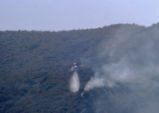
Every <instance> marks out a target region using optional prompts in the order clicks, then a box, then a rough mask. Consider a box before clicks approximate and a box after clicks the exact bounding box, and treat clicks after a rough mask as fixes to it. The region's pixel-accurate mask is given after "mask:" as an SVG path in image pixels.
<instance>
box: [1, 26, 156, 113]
mask: <svg viewBox="0 0 159 113" xmlns="http://www.w3.org/2000/svg"><path fill="white" fill-rule="evenodd" d="M158 31H159V24H154V25H152V26H151V27H144V26H139V25H136V24H116V25H111V26H105V27H102V28H97V29H85V30H72V31H60V32H49V31H0V113H138V112H139V111H140V109H139V107H143V108H144V107H145V105H143V104H140V102H138V101H137V102H134V101H132V100H131V99H130V101H128V102H129V104H127V103H126V100H123V101H121V100H120V99H117V98H118V97H119V98H120V97H121V95H124V96H127V95H129V96H128V97H131V96H130V92H131V91H130V87H127V86H126V85H125V83H122V82H121V83H120V82H119V81H117V82H119V85H118V86H117V87H114V88H108V87H102V88H95V89H94V90H91V91H90V92H87V93H86V94H84V96H83V97H81V92H82V91H83V89H84V86H85V85H86V83H87V82H88V81H89V80H90V79H91V78H92V77H93V76H94V75H95V74H96V71H97V70H98V72H99V70H100V69H99V68H101V67H102V66H103V64H109V62H117V61H118V58H120V56H121V53H122V52H124V53H122V54H125V52H129V49H130V51H136V50H138V49H140V48H138V47H140V46H131V44H132V43H134V45H135V44H136V41H134V40H133V39H135V40H137V42H138V39H141V40H139V41H141V42H138V43H139V44H138V45H142V42H143V43H145V42H144V40H150V41H151V39H152V40H153V42H156V43H155V44H154V43H152V46H153V44H154V46H155V48H156V49H158V48H159V47H158V46H157V43H158V41H159V38H158V37H159V32H158ZM121 37H123V38H121ZM150 38H151V39H150ZM119 39H122V40H124V41H125V40H127V41H126V42H128V43H122V41H121V40H119ZM115 40H117V42H116V41H115ZM120 41H121V44H119V45H122V44H123V46H119V48H121V49H119V51H118V50H117V51H118V52H121V53H119V54H118V52H116V51H115V52H116V54H115V56H116V57H115V58H114V59H113V57H112V59H111V57H110V56H109V55H106V54H107V53H105V52H110V53H111V50H113V48H114V46H115V45H118V42H119V43H120ZM107 42H112V43H107ZM125 44H128V46H124V45H125ZM129 44H130V46H129ZM145 44H146V43H145ZM105 45H106V46H105ZM112 45H114V46H112ZM127 47H130V48H128V50H125V49H124V51H120V50H123V49H122V48H126V49H127ZM115 48H118V47H115ZM141 49H142V46H141ZM104 51H105V52H104ZM150 51H151V49H150ZM154 51H155V50H154ZM151 52H152V51H151ZM151 52H150V53H151ZM112 53H113V52H112ZM154 53H156V52H154ZM118 55H119V56H118ZM155 55H158V54H157V53H156V54H155ZM123 57H124V56H123ZM143 58H144V57H143ZM152 59H155V61H156V62H158V61H157V60H156V58H152ZM148 60H149V59H148ZM126 61H127V60H126ZM74 62H77V63H78V64H79V67H78V69H77V72H78V75H79V78H80V82H81V86H80V91H79V92H78V93H75V94H73V93H72V92H70V91H69V80H70V77H71V75H72V74H73V72H71V71H70V68H71V66H72V64H73V63H74ZM140 63H141V64H142V63H145V62H142V61H141V62H139V64H140ZM153 63H154V61H153ZM145 65H146V64H145ZM155 66H156V65H155ZM114 69H115V68H114ZM141 69H142V68H141ZM155 71H156V70H155ZM101 73H104V72H102V71H101ZM101 73H100V74H101ZM151 73H152V74H153V72H151ZM156 73H157V72H155V74H156ZM157 74H158V73H157ZM155 78H157V79H158V78H159V77H157V76H153V79H155ZM117 84H118V83H117ZM153 88H154V87H153ZM154 90H156V89H154ZM148 91H149V90H148ZM158 93H159V92H155V93H153V95H157V94H158ZM143 97H144V98H146V97H152V95H151V94H149V96H143ZM154 97H155V98H156V96H154ZM103 98H104V99H105V100H106V101H104V102H103V101H101V100H103ZM132 98H134V97H132ZM157 99H158V98H157ZM99 100H100V101H99ZM117 100H119V101H120V102H121V103H120V102H119V103H118V104H115V102H117ZM134 100H135V99H134ZM135 101H136V100H135ZM141 101H142V100H141ZM146 102H150V101H146ZM151 102H152V103H153V104H151V105H154V106H155V105H158V102H156V101H153V100H151ZM155 102H156V104H154V103H155ZM130 103H131V104H130ZM138 103H139V104H138ZM141 103H142V102H141ZM102 105H104V106H102ZM119 105H120V107H118V106H119ZM126 105H128V106H126ZM140 105H141V106H140ZM151 105H150V106H151ZM99 107H100V109H99ZM153 108H154V109H156V110H158V109H157V107H151V108H149V109H148V110H150V109H153ZM136 109H137V110H138V111H136ZM141 111H144V110H141ZM149 113H150V112H149ZM151 113H155V111H152V112H151Z"/></svg>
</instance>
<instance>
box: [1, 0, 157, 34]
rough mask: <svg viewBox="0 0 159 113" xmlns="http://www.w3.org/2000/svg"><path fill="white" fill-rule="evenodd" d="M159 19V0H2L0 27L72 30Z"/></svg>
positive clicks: (150, 22)
mask: <svg viewBox="0 0 159 113" xmlns="http://www.w3.org/2000/svg"><path fill="white" fill-rule="evenodd" d="M158 22H159V0H0V30H50V31H59V30H71V29H87V28H97V27H102V26H106V25H111V24H118V23H136V24H139V25H145V26H150V25H151V24H154V23H158Z"/></svg>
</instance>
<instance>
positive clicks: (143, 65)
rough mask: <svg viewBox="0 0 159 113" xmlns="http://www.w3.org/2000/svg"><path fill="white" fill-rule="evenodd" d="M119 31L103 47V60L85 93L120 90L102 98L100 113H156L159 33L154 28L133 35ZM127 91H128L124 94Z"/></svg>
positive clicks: (157, 101)
mask: <svg viewBox="0 0 159 113" xmlns="http://www.w3.org/2000/svg"><path fill="white" fill-rule="evenodd" d="M158 30H159V29H158ZM119 31H120V33H119V32H116V33H115V34H114V37H113V38H111V39H109V40H106V41H104V42H102V43H101V44H100V45H99V50H98V52H97V53H95V54H96V56H97V58H100V60H98V61H99V62H98V63H94V65H93V66H94V67H93V68H94V71H95V76H94V77H92V78H91V79H90V81H88V83H87V85H86V86H85V91H89V90H93V89H94V88H98V87H105V88H107V89H114V88H116V87H118V88H119V90H118V91H116V93H114V94H111V95H107V97H106V96H105V97H104V96H99V98H98V99H97V100H96V103H95V106H96V113H100V112H102V113H107V112H108V111H109V112H110V113H111V112H117V111H118V113H123V112H129V113H156V112H158V111H159V108H158V106H159V97H158V95H159V91H158V89H159V52H158V50H159V38H158V37H159V33H158V31H157V30H156V29H153V28H152V30H151V31H149V30H147V31H146V32H141V33H138V34H137V33H136V34H133V35H132V34H131V35H130V34H126V35H123V34H125V32H121V31H122V30H120V29H119ZM100 61H101V62H100ZM92 62H93V61H92ZM95 64H98V66H96V65H95ZM123 87H127V89H128V90H124V91H125V92H124V91H123ZM103 95H104V94H103ZM108 100H109V102H108ZM109 103H111V104H109ZM106 106H109V107H111V108H112V109H115V110H116V111H113V110H112V111H111V110H110V108H108V107H106Z"/></svg>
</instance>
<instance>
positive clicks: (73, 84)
mask: <svg viewBox="0 0 159 113" xmlns="http://www.w3.org/2000/svg"><path fill="white" fill-rule="evenodd" d="M79 88H80V82H79V77H78V73H77V72H74V73H73V75H72V77H71V79H70V91H71V92H73V93H76V92H78V91H79Z"/></svg>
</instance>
